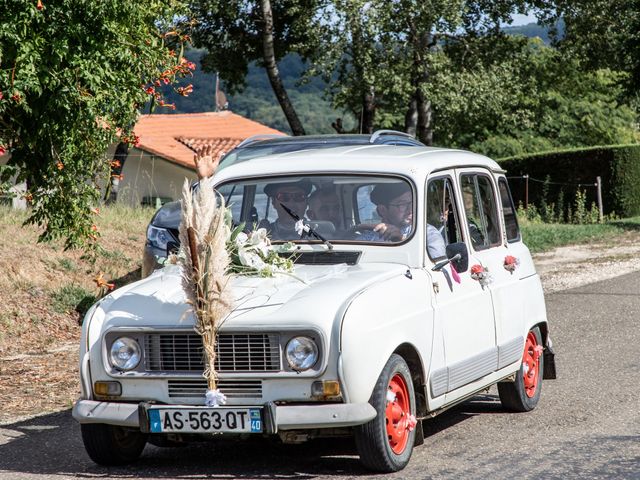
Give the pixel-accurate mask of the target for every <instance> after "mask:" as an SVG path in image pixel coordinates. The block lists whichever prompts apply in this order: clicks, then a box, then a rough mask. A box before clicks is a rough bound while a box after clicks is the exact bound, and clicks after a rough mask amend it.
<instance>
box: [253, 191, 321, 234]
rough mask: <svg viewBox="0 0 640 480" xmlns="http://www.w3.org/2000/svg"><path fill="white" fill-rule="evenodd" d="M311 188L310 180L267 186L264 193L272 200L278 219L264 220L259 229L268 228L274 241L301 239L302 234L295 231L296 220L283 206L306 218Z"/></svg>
mask: <svg viewBox="0 0 640 480" xmlns="http://www.w3.org/2000/svg"><path fill="white" fill-rule="evenodd" d="M311 188H312V185H311V182H309V181H308V180H300V181H298V182H289V183H269V184H267V185H265V187H264V193H266V194H267V196H268V197H269V198H270V199H271V202H272V203H273V207H274V208H275V210H276V213H277V214H278V218H276V220H275V221H273V222H269V221H268V220H266V219H264V220H262V221H261V222H260V225H259V227H260V228H266V229H267V231H268V232H269V236H270V237H271V239H272V240H296V239H299V238H300V234H299V233H298V232H296V229H295V224H296V220H295V218H294V217H293V216H292V215H291V214H289V213H288V212H287V211H286V209H285V208H284V207H283V205H284V206H286V207H287V208H289V210H291V211H292V212H293V213H295V214H296V215H297V216H298V217H299V218H304V214H305V211H306V210H307V198H308V196H309V192H311Z"/></svg>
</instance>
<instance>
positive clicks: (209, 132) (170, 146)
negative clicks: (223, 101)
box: [134, 111, 284, 169]
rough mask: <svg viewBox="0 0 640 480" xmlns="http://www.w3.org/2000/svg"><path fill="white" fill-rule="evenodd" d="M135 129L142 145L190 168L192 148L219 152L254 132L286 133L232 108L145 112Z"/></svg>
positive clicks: (148, 150) (139, 146) (255, 133)
mask: <svg viewBox="0 0 640 480" xmlns="http://www.w3.org/2000/svg"><path fill="white" fill-rule="evenodd" d="M134 130H135V134H136V135H138V137H140V143H139V145H138V148H140V149H141V150H145V151H147V152H149V153H152V154H154V155H157V156H160V157H163V158H166V159H167V160H169V161H171V162H174V163H177V164H178V165H182V166H184V167H187V168H190V169H194V165H193V155H194V152H193V150H191V149H190V148H189V147H192V148H195V149H199V148H202V147H204V146H207V145H211V146H213V147H214V149H215V152H216V154H217V153H219V152H228V151H229V150H231V149H232V148H233V147H235V146H236V145H238V144H239V143H240V142H242V141H243V140H244V139H246V138H249V137H251V136H253V135H259V134H283V133H282V132H280V131H278V130H274V129H273V128H269V127H267V126H265V125H262V124H261V123H258V122H254V121H253V120H249V119H248V118H244V117H242V116H240V115H237V114H235V113H233V112H229V111H225V112H204V113H179V114H175V115H168V114H164V115H163V114H157V115H143V116H141V117H140V119H139V120H138V123H137V124H136V126H135V129H134ZM283 135H284V134H283Z"/></svg>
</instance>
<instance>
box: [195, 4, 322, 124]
mask: <svg viewBox="0 0 640 480" xmlns="http://www.w3.org/2000/svg"><path fill="white" fill-rule="evenodd" d="M318 5H319V1H317V0H273V1H271V0H260V1H258V0H254V1H242V0H192V1H191V9H192V11H193V14H194V17H195V18H196V19H197V20H198V24H197V26H196V30H195V33H194V40H195V43H196V46H198V47H203V48H206V49H207V50H208V54H207V55H205V56H204V57H203V59H202V63H203V68H204V69H205V70H206V71H210V72H218V73H219V74H220V77H221V78H222V79H223V80H224V81H225V85H226V87H227V89H228V90H229V92H230V93H235V92H237V91H240V90H242V89H243V88H244V86H245V77H246V75H247V71H248V66H249V64H250V63H251V62H253V61H256V62H258V64H259V65H260V66H261V67H263V68H265V70H266V72H267V75H268V77H269V81H270V83H271V87H272V89H273V92H274V93H275V96H276V98H277V100H278V103H279V104H280V107H281V108H282V111H283V113H284V115H285V117H286V119H287V121H288V123H289V126H290V128H291V131H292V132H293V134H294V135H304V133H305V130H304V127H303V125H302V123H301V122H300V119H299V118H298V114H297V113H296V110H295V108H294V106H293V104H292V103H291V100H290V99H289V95H288V94H287V90H286V89H285V87H284V84H283V83H282V79H281V77H280V72H279V70H278V62H279V61H280V60H281V59H282V58H283V57H284V56H285V55H286V54H287V53H290V52H296V53H299V54H300V55H301V56H303V57H305V56H306V55H307V53H308V51H309V49H310V48H312V45H313V44H314V41H313V37H314V32H315V31H316V27H315V24H316V13H317V11H318V8H319V7H318Z"/></svg>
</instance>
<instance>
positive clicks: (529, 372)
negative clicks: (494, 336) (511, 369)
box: [522, 332, 542, 398]
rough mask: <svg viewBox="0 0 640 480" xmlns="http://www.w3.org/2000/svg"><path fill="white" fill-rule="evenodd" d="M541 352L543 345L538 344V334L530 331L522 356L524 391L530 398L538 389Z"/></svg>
mask: <svg viewBox="0 0 640 480" xmlns="http://www.w3.org/2000/svg"><path fill="white" fill-rule="evenodd" d="M541 352H542V347H541V345H538V339H537V338H536V335H535V334H534V333H533V332H529V335H527V341H526V343H525V345H524V355H523V357H522V380H523V382H524V391H525V393H526V395H527V397H529V398H533V397H534V396H535V394H536V391H537V390H538V382H539V380H540V353H541Z"/></svg>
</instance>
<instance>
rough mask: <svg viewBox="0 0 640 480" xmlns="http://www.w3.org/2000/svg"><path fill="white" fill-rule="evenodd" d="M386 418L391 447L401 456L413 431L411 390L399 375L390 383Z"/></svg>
mask: <svg viewBox="0 0 640 480" xmlns="http://www.w3.org/2000/svg"><path fill="white" fill-rule="evenodd" d="M385 417H386V422H387V439H388V440H389V446H390V447H391V450H393V452H394V453H395V454H398V455H399V454H401V453H402V452H403V451H404V449H405V447H406V446H407V440H408V439H409V433H410V432H411V430H412V429H413V425H412V423H411V402H410V400H409V390H408V389H407V383H406V382H405V380H404V378H403V377H402V375H400V374H399V373H396V374H395V375H394V376H393V378H392V379H391V381H390V382H389V387H388V391H387V408H386V410H385Z"/></svg>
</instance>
